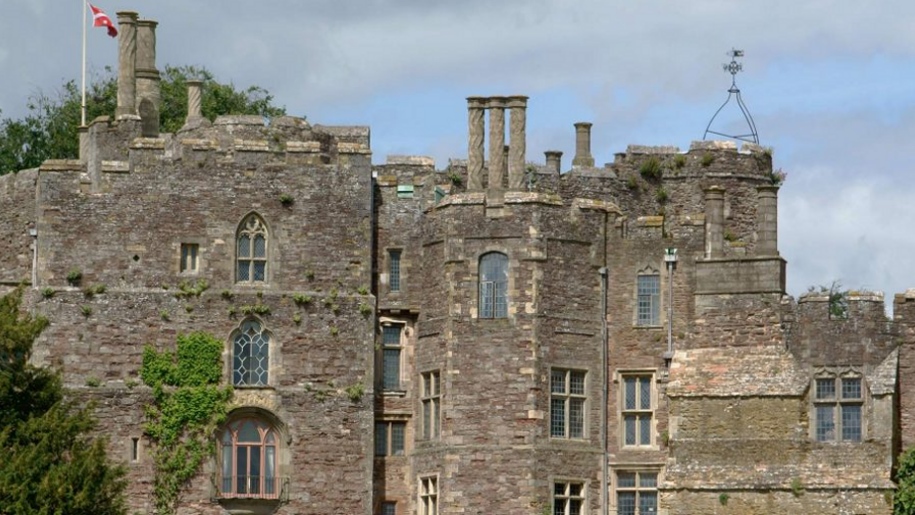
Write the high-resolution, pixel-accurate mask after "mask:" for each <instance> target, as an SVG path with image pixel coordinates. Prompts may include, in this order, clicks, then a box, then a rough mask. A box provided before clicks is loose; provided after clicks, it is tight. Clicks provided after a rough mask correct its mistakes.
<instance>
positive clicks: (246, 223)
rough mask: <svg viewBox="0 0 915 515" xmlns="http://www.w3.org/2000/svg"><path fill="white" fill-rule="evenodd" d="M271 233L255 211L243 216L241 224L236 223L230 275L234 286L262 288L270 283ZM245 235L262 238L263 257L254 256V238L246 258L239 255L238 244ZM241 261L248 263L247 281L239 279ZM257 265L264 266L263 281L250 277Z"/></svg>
mask: <svg viewBox="0 0 915 515" xmlns="http://www.w3.org/2000/svg"><path fill="white" fill-rule="evenodd" d="M271 232H272V231H271V230H270V226H269V225H268V224H267V221H266V219H264V217H263V216H261V215H260V214H259V213H257V212H256V211H251V212H249V213H247V214H246V215H245V216H243V217H242V219H241V222H239V223H238V226H237V227H236V229H235V239H234V250H233V256H234V260H233V270H232V275H233V277H234V279H235V281H234V282H235V284H236V285H242V286H245V285H247V286H263V285H266V284H269V283H270V280H271V278H272V274H273V267H272V266H271V263H272V259H271V257H270V256H271V255H272V254H273V252H272V250H273V249H272V245H273V241H272V238H271ZM246 233H247V234H251V235H254V236H257V235H262V236H263V239H264V255H263V256H257V255H256V246H255V243H254V242H255V240H256V238H254V240H251V242H250V243H249V245H250V247H249V254H248V255H246V256H241V255H239V246H240V242H241V237H242V236H243V235H244V234H246ZM242 261H248V262H249V264H248V279H240V278H239V270H240V266H241V262H242ZM257 263H263V265H264V272H263V274H264V277H263V280H260V281H258V280H254V279H253V278H252V276H253V275H254V273H255V270H256V264H257Z"/></svg>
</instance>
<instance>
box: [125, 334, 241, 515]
mask: <svg viewBox="0 0 915 515" xmlns="http://www.w3.org/2000/svg"><path fill="white" fill-rule="evenodd" d="M222 347H223V345H222V342H221V341H219V340H218V339H216V338H215V337H214V336H212V335H209V334H207V333H203V332H197V333H191V334H187V335H181V336H178V343H177V350H176V351H174V352H171V351H162V352H160V351H157V350H156V349H155V348H153V347H152V346H149V345H147V346H146V348H145V349H144V350H143V366H142V368H141V369H140V377H141V378H142V379H143V382H144V383H146V384H147V385H148V386H150V387H152V389H153V399H154V401H153V404H152V405H150V406H148V407H147V409H146V434H147V436H149V439H150V440H151V441H152V442H153V443H154V444H155V447H154V449H153V453H152V457H153V462H154V463H155V466H156V475H155V478H154V481H153V491H154V494H155V504H156V510H157V513H159V514H160V515H166V514H168V515H170V514H174V513H176V512H177V508H178V502H179V500H180V496H181V492H182V491H183V490H184V489H185V487H186V486H187V484H188V483H189V482H190V480H191V479H193V478H194V477H195V476H196V475H197V474H198V473H199V472H200V468H201V466H202V465H203V462H204V460H205V459H207V458H208V457H211V456H213V454H214V453H215V451H216V447H215V442H213V439H212V436H213V434H215V432H216V428H217V427H218V426H219V425H220V424H222V423H223V422H224V421H225V417H226V411H227V406H228V402H229V399H230V398H231V397H232V388H231V387H220V386H219V382H220V379H221V378H222Z"/></svg>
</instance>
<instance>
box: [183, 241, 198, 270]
mask: <svg viewBox="0 0 915 515" xmlns="http://www.w3.org/2000/svg"><path fill="white" fill-rule="evenodd" d="M199 251H200V245H198V244H196V243H182V244H181V271H182V272H196V271H197V253H198V252H199Z"/></svg>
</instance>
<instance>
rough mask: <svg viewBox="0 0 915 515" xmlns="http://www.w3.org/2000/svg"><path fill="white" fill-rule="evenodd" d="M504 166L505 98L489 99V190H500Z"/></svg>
mask: <svg viewBox="0 0 915 515" xmlns="http://www.w3.org/2000/svg"><path fill="white" fill-rule="evenodd" d="M504 166H505V98H504V97H489V186H488V187H489V189H491V190H492V189H496V190H501V189H502V177H503V169H504Z"/></svg>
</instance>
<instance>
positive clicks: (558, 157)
mask: <svg viewBox="0 0 915 515" xmlns="http://www.w3.org/2000/svg"><path fill="white" fill-rule="evenodd" d="M543 154H544V155H545V156H546V169H547V170H549V171H550V173H554V174H556V175H559V174H560V173H562V151H561V150H547V151H546V152H544V153H543Z"/></svg>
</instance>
